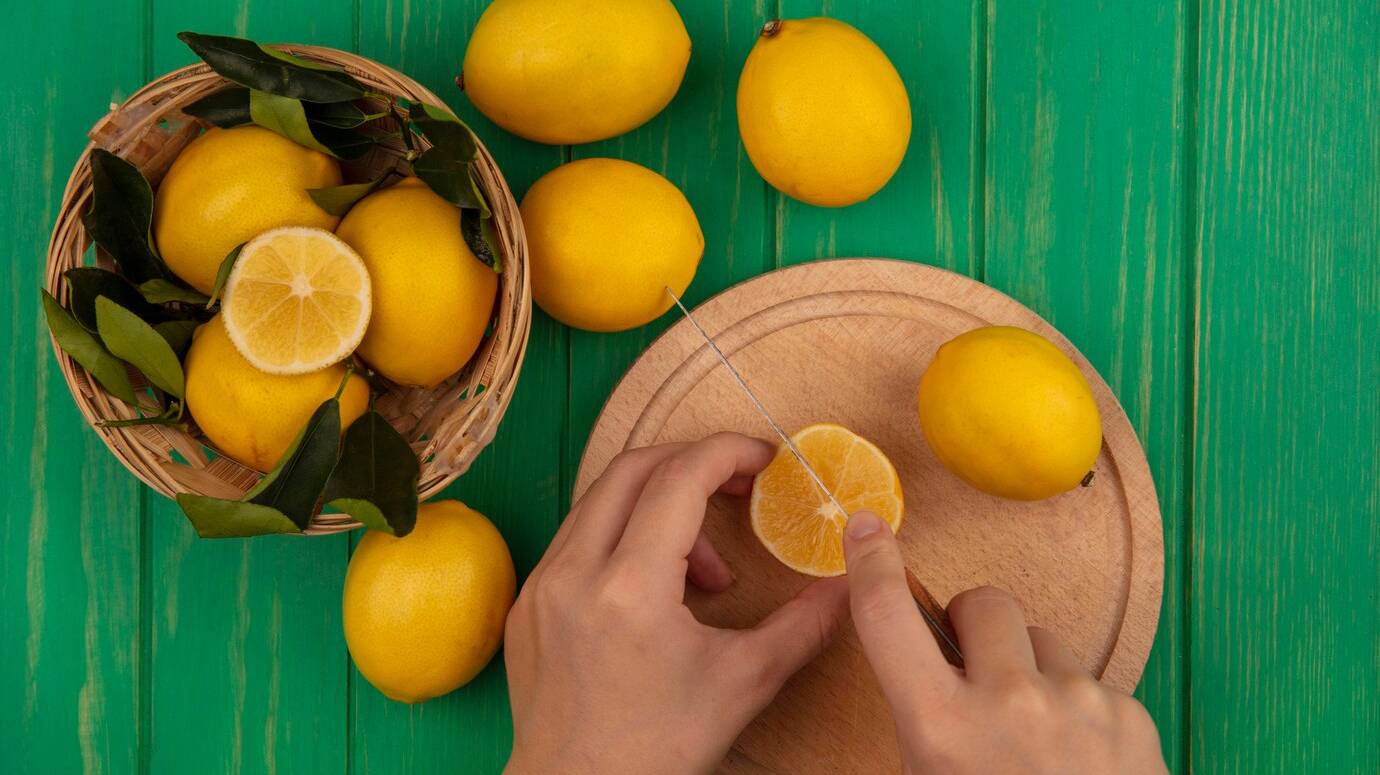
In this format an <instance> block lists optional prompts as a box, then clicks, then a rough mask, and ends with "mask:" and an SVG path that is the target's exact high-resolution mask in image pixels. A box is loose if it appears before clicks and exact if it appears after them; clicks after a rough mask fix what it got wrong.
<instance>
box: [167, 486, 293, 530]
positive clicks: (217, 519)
mask: <svg viewBox="0 0 1380 775" xmlns="http://www.w3.org/2000/svg"><path fill="white" fill-rule="evenodd" d="M177 505H178V506H180V507H181V508H182V513H183V514H186V515H187V519H188V521H190V522H191V523H192V527H194V528H196V534H197V535H199V536H201V537H202V538H249V537H252V536H261V535H272V534H275V533H300V532H302V530H301V528H299V527H298V526H297V524H296V523H295V522H293V521H292V520H291V519H288V518H287V516H286V515H284V514H283V512H281V511H279V510H277V509H275V508H273V507H271V506H260V505H258V504H255V503H244V502H242V501H232V500H225V499H224V498H212V497H210V496H209V495H193V494H192V493H186V492H184V493H181V494H179V495H178V496H177Z"/></svg>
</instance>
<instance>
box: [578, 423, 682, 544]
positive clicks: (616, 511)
mask: <svg viewBox="0 0 1380 775" xmlns="http://www.w3.org/2000/svg"><path fill="white" fill-rule="evenodd" d="M687 446H689V445H688V444H685V443H672V444H657V445H655V446H651V447H641V448H638V449H631V450H625V451H624V452H622V453H620V454H619V455H618V456H617V457H615V458H614V459H613V461H612V462H611V463H609V466H608V468H606V469H604V473H602V474H600V475H599V478H598V479H596V480H594V484H591V485H590V486H589V489H588V490H586V491H585V494H584V497H582V498H580V500H579V502H578V503H576V504H575V506H574V508H572V509H571V510H570V515H569V516H567V517H566V518H565V522H563V523H562V524H561V528H560V530H558V531H557V533H556V537H555V538H554V539H552V542H551V544H552V551H562V552H565V551H569V552H571V553H572V554H574V555H577V556H579V557H582V558H585V559H589V558H593V559H597V560H600V561H602V560H604V559H606V558H607V557H608V556H609V554H610V553H611V552H612V551H613V548H614V547H615V546H617V545H618V539H619V538H620V537H621V536H622V535H623V528H624V526H626V525H627V523H628V516H629V515H630V514H632V509H633V506H634V505H635V504H636V503H637V498H638V496H640V495H641V494H642V488H643V487H645V486H646V484H647V479H648V478H649V477H650V476H651V475H652V472H653V471H655V470H656V467H657V466H659V465H661V463H662V462H663V461H665V460H666V459H667V458H669V457H671V456H672V455H674V454H676V453H677V452H679V451H681V450H683V449H685V448H686V447H687ZM563 534H564V535H563Z"/></svg>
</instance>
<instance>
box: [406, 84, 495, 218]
mask: <svg viewBox="0 0 1380 775" xmlns="http://www.w3.org/2000/svg"><path fill="white" fill-rule="evenodd" d="M418 108H420V110H419V109H418ZM412 124H413V126H415V127H416V128H417V129H418V130H419V131H421V133H422V134H423V135H424V136H426V139H427V140H428V141H429V142H430V143H431V147H430V148H428V149H426V150H425V151H423V152H422V154H421V155H420V156H418V157H417V158H416V160H415V161H413V162H412V170H413V171H414V172H415V173H417V177H419V178H421V179H422V180H424V181H426V184H427V185H428V186H430V187H431V190H432V191H435V192H436V193H437V194H438V195H439V196H440V197H441V198H442V199H445V200H446V201H448V202H451V203H452V204H454V205H456V206H458V207H472V208H477V209H479V210H482V211H484V212H485V213H487V212H488V211H489V207H488V204H487V203H486V202H485V201H484V195H483V193H481V192H480V191H479V187H478V186H476V185H475V182H474V177H473V175H472V174H471V170H470V164H471V163H472V162H473V161H474V160H475V159H476V158H477V156H478V153H479V151H478V147H477V146H476V145H475V142H474V134H473V133H472V132H470V128H469V127H467V126H465V125H464V124H463V123H461V122H460V119H458V118H456V117H455V116H452V115H451V114H449V113H447V112H445V111H444V110H441V109H440V108H435V107H432V106H430V105H426V104H422V105H419V106H416V107H414V108H413V110H412Z"/></svg>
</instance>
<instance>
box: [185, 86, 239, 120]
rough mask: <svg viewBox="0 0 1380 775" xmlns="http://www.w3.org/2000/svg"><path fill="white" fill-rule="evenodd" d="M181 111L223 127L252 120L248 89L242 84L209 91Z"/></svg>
mask: <svg viewBox="0 0 1380 775" xmlns="http://www.w3.org/2000/svg"><path fill="white" fill-rule="evenodd" d="M182 112H183V113H186V114H188V115H192V116H196V117H197V118H199V119H201V120H203V121H209V122H211V123H212V124H215V125H216V126H218V127H223V128H225V129H229V128H231V127H236V126H241V125H243V124H248V123H249V122H250V121H252V120H253V119H252V118H250V116H249V90H248V89H246V88H244V87H243V86H231V87H229V88H226V89H221V90H220V91H217V92H211V93H210V94H208V95H206V96H205V97H202V98H201V99H199V100H197V101H196V102H193V103H192V104H190V105H188V106H187V107H185V108H183V109H182Z"/></svg>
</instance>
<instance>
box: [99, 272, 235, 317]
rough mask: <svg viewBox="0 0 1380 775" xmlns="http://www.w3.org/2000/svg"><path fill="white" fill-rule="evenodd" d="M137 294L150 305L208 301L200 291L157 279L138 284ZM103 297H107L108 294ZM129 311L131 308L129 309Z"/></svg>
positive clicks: (126, 305) (203, 302) (123, 304)
mask: <svg viewBox="0 0 1380 775" xmlns="http://www.w3.org/2000/svg"><path fill="white" fill-rule="evenodd" d="M74 271H75V270H74ZM139 293H140V295H142V296H143V297H144V300H145V301H147V302H149V303H150V304H167V303H168V302H170V301H180V302H182V303H184V304H202V305H204V304H205V303H206V302H208V301H210V299H209V298H207V296H206V294H204V293H202V292H201V291H196V290H192V289H191V288H187V287H184V286H181V285H177V284H175V283H170V282H168V281H167V280H159V279H153V280H145V281H144V282H142V283H139ZM105 295H106V296H109V295H110V294H105ZM111 299H113V300H114V301H119V302H120V304H121V306H125V307H129V305H128V304H125V303H124V302H122V301H120V300H119V299H116V298H115V297H113V296H111ZM131 309H133V308H132V307H131Z"/></svg>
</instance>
